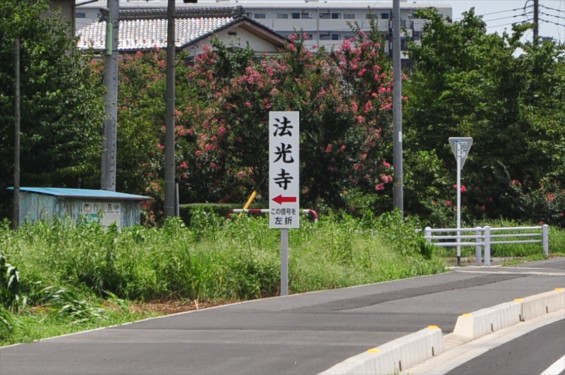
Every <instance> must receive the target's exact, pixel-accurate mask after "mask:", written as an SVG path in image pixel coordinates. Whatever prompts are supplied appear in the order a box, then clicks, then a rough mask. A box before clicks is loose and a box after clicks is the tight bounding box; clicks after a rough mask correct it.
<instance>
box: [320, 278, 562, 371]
mask: <svg viewBox="0 0 565 375" xmlns="http://www.w3.org/2000/svg"><path fill="white" fill-rule="evenodd" d="M564 309H565V288H556V289H555V290H552V291H549V292H545V293H541V294H536V295H533V296H529V297H526V298H519V299H516V300H514V301H512V302H506V303H502V304H499V305H496V306H493V307H489V308H485V309H481V310H478V311H475V312H472V313H468V314H463V315H460V316H459V317H458V318H457V322H456V324H455V329H454V330H453V333H451V334H449V335H446V336H448V339H446V338H445V337H444V335H443V333H442V331H441V329H440V328H439V327H438V326H428V327H427V328H424V329H422V330H420V331H418V332H415V333H411V334H409V335H406V336H403V337H400V338H398V339H396V340H393V341H390V342H387V343H386V344H383V345H381V346H379V347H376V348H373V349H369V350H368V351H366V352H365V353H361V354H359V355H356V356H353V357H351V358H348V359H346V360H345V361H343V362H341V363H338V364H337V365H335V366H333V367H331V368H330V369H328V370H326V371H324V372H322V373H320V374H319V375H377V374H378V375H381V374H398V373H400V372H402V371H406V370H408V369H409V368H410V367H413V366H416V365H418V364H420V363H422V362H424V361H426V360H428V359H431V358H433V357H435V356H437V355H439V354H441V353H443V352H444V351H447V350H450V349H453V347H455V346H458V345H461V344H463V343H465V342H469V341H471V340H474V339H477V338H479V337H482V336H486V335H487V334H489V333H492V332H496V331H499V330H501V329H503V328H507V327H511V326H513V325H516V324H518V323H520V322H521V321H525V320H530V319H534V318H538V317H541V316H543V315H546V314H550V313H553V312H555V311H560V310H564ZM454 343H455V344H454Z"/></svg>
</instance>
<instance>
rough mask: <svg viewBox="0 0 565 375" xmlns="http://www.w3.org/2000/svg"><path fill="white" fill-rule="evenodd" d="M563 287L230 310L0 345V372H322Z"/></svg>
mask: <svg viewBox="0 0 565 375" xmlns="http://www.w3.org/2000/svg"><path fill="white" fill-rule="evenodd" d="M557 287H565V258H561V259H552V260H547V261H540V262H533V263H527V264H523V265H521V266H514V267H489V268H485V267H464V268H460V269H457V270H454V271H453V272H449V273H445V274H441V275H433V276H425V277H417V278H412V279H406V280H399V281H394V282H386V283H379V284H371V285H366V286H361V287H355V288H347V289H339V290H330V291H323V292H316V293H307V294H301V295H291V296H286V297H278V298H270V299H263V300H257V301H250V302H246V303H241V304H234V305H229V306H223V307H218V308H212V309H207V310H200V311H195V312H190V313H183V314H178V315H174V316H169V317H164V318H159V319H152V320H147V321H143V322H138V323H135V324H130V325H124V326H120V327H114V328H108V329H103V330H97V331H92V332H86V333H82V334H76V335H70V336H65V337H59V338H54V339H49V340H44V341H41V342H37V343H32V344H25V345H18V346H13V347H7V348H0V374H1V375H17V374H25V375H36V374H37V375H39V374H41V375H49V374H53V375H64V374H72V375H81V374H91V375H143V374H149V375H171V374H183V375H184V374H198V375H200V374H202V375H206V374H210V375H220V374H222V375H223V374H246V375H253V374H257V375H259V374H260V375H279V374H281V375H282V374H285V375H286V374H318V373H319V372H321V371H323V370H325V369H327V368H329V367H331V366H333V365H335V364H336V363H339V362H341V361H343V360H345V359H346V358H348V357H350V356H353V355H356V354H359V353H361V352H364V351H366V350H367V349H369V348H372V347H375V346H379V345H382V344H384V343H386V342H388V341H390V340H393V339H395V338H398V337H401V336H404V335H406V334H408V333H412V332H415V331H417V330H420V329H422V328H425V327H426V326H428V325H430V324H436V325H438V326H439V327H440V328H442V330H443V332H444V333H447V332H451V331H452V330H453V328H454V326H455V322H456V320H457V316H459V315H460V314H463V313H466V312H471V311H475V310H478V309H481V308H484V307H489V306H493V305H496V304H499V303H503V302H508V301H512V300H513V299H515V298H520V297H526V296H529V295H533V294H537V293H542V292H546V291H549V290H553V289H554V288H557Z"/></svg>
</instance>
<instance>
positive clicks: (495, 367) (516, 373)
mask: <svg viewBox="0 0 565 375" xmlns="http://www.w3.org/2000/svg"><path fill="white" fill-rule="evenodd" d="M563 355H565V319H561V320H559V321H557V322H555V323H552V324H549V325H547V326H544V327H542V328H539V329H536V330H535V331H532V332H529V333H527V334H525V335H523V336H520V337H518V338H516V339H514V340H512V341H510V342H508V343H506V344H504V345H501V346H498V347H496V348H493V349H492V350H489V351H488V352H486V353H485V354H483V355H481V356H479V357H476V358H474V359H472V360H470V361H468V362H466V363H465V364H463V365H461V366H458V367H457V368H455V369H453V370H452V371H450V372H448V373H447V375H481V374H484V375H490V374H497V375H539V374H542V373H543V372H544V371H545V370H547V369H548V367H550V366H551V365H552V364H553V363H555V362H556V361H557V360H559V359H560V358H561V357H562V356H563ZM562 373H563V371H562ZM552 375H557V373H556V372H553V373H552Z"/></svg>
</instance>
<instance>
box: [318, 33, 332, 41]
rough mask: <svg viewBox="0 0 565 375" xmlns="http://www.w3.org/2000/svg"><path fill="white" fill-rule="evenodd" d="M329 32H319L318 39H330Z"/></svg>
mask: <svg viewBox="0 0 565 375" xmlns="http://www.w3.org/2000/svg"><path fill="white" fill-rule="evenodd" d="M330 39H331V34H330V33H320V40H330Z"/></svg>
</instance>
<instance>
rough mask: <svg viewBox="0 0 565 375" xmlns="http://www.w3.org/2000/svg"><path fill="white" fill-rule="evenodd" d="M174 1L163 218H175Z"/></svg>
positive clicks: (171, 3)
mask: <svg viewBox="0 0 565 375" xmlns="http://www.w3.org/2000/svg"><path fill="white" fill-rule="evenodd" d="M175 16H176V9H175V0H169V3H168V7H167V88H166V90H167V93H166V115H165V116H166V117H165V128H166V130H165V207H164V211H165V212H164V213H165V217H172V216H175V75H176V69H175V60H176V54H175Z"/></svg>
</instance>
